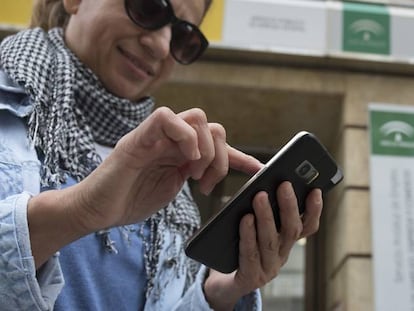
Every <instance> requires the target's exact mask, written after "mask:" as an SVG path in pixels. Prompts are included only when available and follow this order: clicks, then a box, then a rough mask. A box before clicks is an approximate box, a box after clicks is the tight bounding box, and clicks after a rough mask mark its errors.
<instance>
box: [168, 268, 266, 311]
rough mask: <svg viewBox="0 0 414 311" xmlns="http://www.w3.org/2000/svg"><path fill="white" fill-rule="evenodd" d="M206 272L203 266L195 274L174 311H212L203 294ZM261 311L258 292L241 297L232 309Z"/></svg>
mask: <svg viewBox="0 0 414 311" xmlns="http://www.w3.org/2000/svg"><path fill="white" fill-rule="evenodd" d="M207 272H208V269H207V268H206V267H205V266H202V268H201V269H200V271H199V272H198V274H197V277H196V280H195V282H194V284H193V285H192V286H191V287H190V288H189V289H188V291H187V292H186V293H185V295H184V297H183V299H181V300H180V301H179V303H178V305H177V306H176V307H175V308H174V310H175V311H184V310H185V311H187V310H200V311H213V309H211V308H210V306H209V304H208V302H207V300H206V297H205V296H204V292H203V284H204V280H205V278H206V276H207ZM261 309H262V300H261V296H260V291H259V290H256V291H254V292H251V293H250V294H249V295H246V296H244V297H242V298H241V299H240V300H239V301H238V302H237V304H236V306H235V308H234V310H235V311H259V310H261Z"/></svg>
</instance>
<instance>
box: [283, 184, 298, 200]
mask: <svg viewBox="0 0 414 311" xmlns="http://www.w3.org/2000/svg"><path fill="white" fill-rule="evenodd" d="M282 187H283V188H282V194H283V196H284V197H285V198H286V199H289V198H291V197H293V196H294V195H295V194H294V193H293V191H292V190H293V188H292V185H291V184H290V183H285V184H283V185H282Z"/></svg>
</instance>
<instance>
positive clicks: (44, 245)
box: [27, 189, 93, 268]
mask: <svg viewBox="0 0 414 311" xmlns="http://www.w3.org/2000/svg"><path fill="white" fill-rule="evenodd" d="M75 202H76V199H74V198H73V196H72V195H71V193H70V191H67V189H65V190H50V191H45V192H42V193H40V194H39V195H37V196H34V197H32V198H30V199H29V201H28V206H27V220H28V226H29V234H30V243H31V249H32V255H33V257H34V260H35V265H36V268H38V267H40V266H41V265H42V264H43V263H44V262H46V261H47V260H48V259H49V258H50V257H51V256H52V255H53V254H54V253H55V252H57V251H58V250H59V249H61V248H62V247H63V246H65V245H67V244H69V243H71V242H73V241H75V240H77V239H79V238H80V237H82V236H84V235H87V234H89V233H91V232H93V230H91V229H90V228H87V227H86V226H84V224H83V223H82V222H80V221H79V219H80V215H78V210H80V209H78V208H76V204H75Z"/></svg>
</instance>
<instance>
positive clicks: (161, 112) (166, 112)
mask: <svg viewBox="0 0 414 311" xmlns="http://www.w3.org/2000/svg"><path fill="white" fill-rule="evenodd" d="M171 113H173V112H172V110H171V109H170V108H168V107H165V106H163V107H159V108H157V109H156V110H155V111H154V112H153V114H155V116H156V117H160V118H162V117H168V116H170V115H171Z"/></svg>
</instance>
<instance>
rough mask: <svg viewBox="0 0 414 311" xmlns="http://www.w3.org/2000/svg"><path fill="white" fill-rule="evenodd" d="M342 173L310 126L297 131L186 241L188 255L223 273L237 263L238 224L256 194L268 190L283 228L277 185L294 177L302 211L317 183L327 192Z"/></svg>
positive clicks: (236, 265)
mask: <svg viewBox="0 0 414 311" xmlns="http://www.w3.org/2000/svg"><path fill="white" fill-rule="evenodd" d="M342 179H343V173H342V170H341V169H340V168H339V166H338V165H337V163H336V162H335V160H334V159H333V158H332V156H331V155H330V154H329V152H328V151H327V150H326V148H325V147H324V146H323V145H322V144H321V142H320V141H319V140H318V139H317V138H316V136H315V135H313V134H312V133H309V132H305V131H302V132H299V133H297V134H296V135H295V136H294V137H293V138H292V139H291V140H290V141H289V142H288V143H286V144H285V145H284V146H283V147H282V148H281V149H280V150H279V151H278V152H277V153H276V154H275V155H274V156H273V157H272V158H271V159H270V160H269V161H268V162H267V163H266V165H265V166H264V167H263V168H262V169H261V170H260V171H258V172H257V173H256V174H255V175H254V176H253V177H251V178H250V179H249V180H248V181H247V182H246V183H245V184H244V185H243V186H242V187H241V188H240V190H239V191H238V192H237V193H236V194H235V195H234V196H233V197H232V198H231V199H230V200H229V201H227V203H226V204H225V205H224V206H223V208H222V209H221V210H220V211H219V212H218V213H217V214H216V215H214V216H213V217H212V218H211V219H210V220H208V221H207V222H206V224H205V225H204V226H203V227H202V228H200V229H199V230H198V231H197V232H196V233H195V234H194V235H193V236H192V237H191V238H190V239H189V241H188V242H187V245H186V248H185V252H186V254H187V256H189V257H190V258H193V259H195V260H197V261H198V262H201V263H202V264H204V265H206V266H208V267H210V268H212V269H215V270H218V271H220V272H223V273H230V272H233V271H234V270H236V269H237V267H238V257H239V225H240V221H241V219H242V217H243V216H244V215H246V214H247V213H254V212H253V207H252V200H253V198H254V196H255V195H256V194H257V193H258V192H259V191H262V190H263V191H266V192H267V193H268V195H269V200H270V203H271V205H272V208H273V214H274V217H275V222H276V227H277V229H278V230H280V227H281V226H283V224H281V223H280V218H279V207H278V204H277V200H276V189H277V186H278V185H279V184H280V183H282V182H283V181H286V180H287V181H290V182H291V183H292V186H293V189H294V191H295V194H296V196H297V200H298V207H299V212H300V214H302V213H303V212H304V209H305V201H306V196H307V195H308V194H309V192H310V191H311V190H312V189H314V188H319V189H321V190H322V194H324V193H326V192H327V191H329V190H330V189H332V188H333V187H334V186H335V185H337V184H338V183H339V182H340V181H341V180H342Z"/></svg>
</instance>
